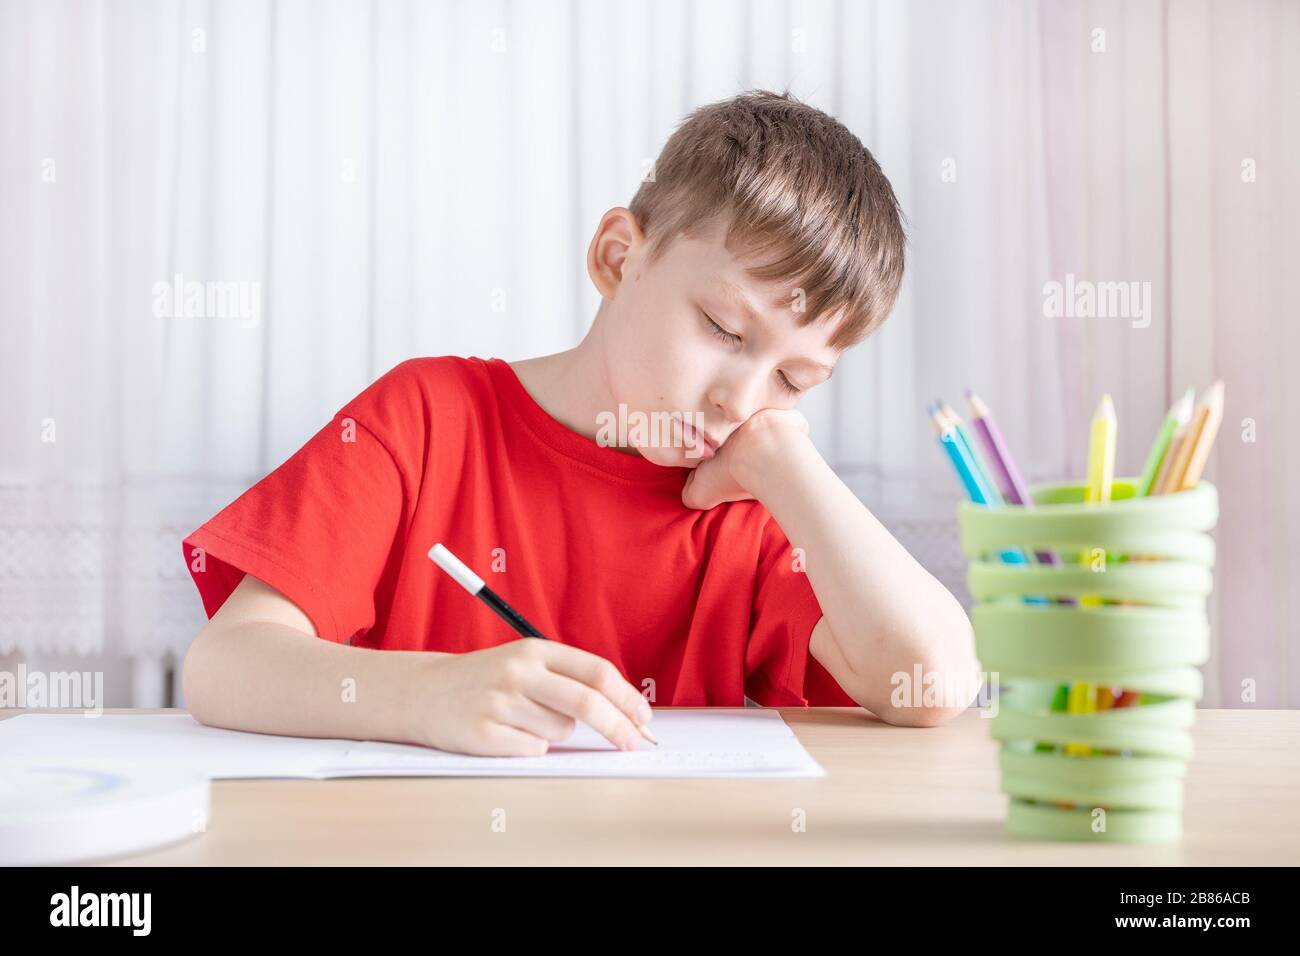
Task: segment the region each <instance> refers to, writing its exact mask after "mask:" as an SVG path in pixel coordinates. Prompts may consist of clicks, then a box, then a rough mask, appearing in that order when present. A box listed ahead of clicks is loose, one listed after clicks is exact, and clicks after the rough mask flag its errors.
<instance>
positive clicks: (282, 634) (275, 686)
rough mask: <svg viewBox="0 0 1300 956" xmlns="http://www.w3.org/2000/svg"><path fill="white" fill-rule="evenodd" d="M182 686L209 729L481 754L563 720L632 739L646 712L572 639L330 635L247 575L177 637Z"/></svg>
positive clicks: (527, 739)
mask: <svg viewBox="0 0 1300 956" xmlns="http://www.w3.org/2000/svg"><path fill="white" fill-rule="evenodd" d="M485 611H486V609H485ZM182 685H183V688H184V693H185V703H186V706H187V707H188V708H189V711H190V713H191V714H192V715H193V716H194V718H195V719H196V720H199V721H201V722H202V723H205V724H210V725H212V726H216V727H225V728H228V729H231V730H246V731H254V732H258V733H268V734H286V735H289V736H296V737H337V738H344V739H352V740H391V741H396V742H399V743H413V744H422V745H424V746H430V747H437V748H439V749H442V750H451V751H456V752H461V753H474V754H482V755H490V756H539V755H541V754H544V753H546V751H547V749H548V746H549V742H553V741H559V740H564V739H566V738H567V737H568V736H569V735H570V734H571V733H572V732H573V730H574V727H575V721H576V720H582V721H583V722H584V723H586V724H588V725H589V726H591V727H592V728H593V729H594V730H596V731H597V732H598V733H601V734H602V735H604V736H605V737H606V738H607V739H609V740H610V741H611V742H612V743H614V745H615V746H623V747H626V749H635V748H636V746H637V744H638V742H639V741H640V739H641V736H640V734H639V733H638V731H637V729H636V725H635V724H634V723H633V720H635V721H636V722H637V723H647V722H648V721H649V720H650V708H649V705H648V704H646V702H645V699H644V698H643V697H642V696H641V694H640V693H639V692H638V691H637V690H636V688H635V687H633V686H632V685H631V684H629V683H627V681H626V680H624V679H623V676H622V674H620V673H619V671H618V668H616V667H615V666H614V665H613V664H611V663H610V662H609V661H607V660H605V659H603V658H601V657H599V656H597V655H595V654H591V653H589V652H587V651H584V650H582V649H581V648H577V647H572V646H569V645H565V644H560V643H558V642H556V641H546V640H539V639H536V638H521V639H519V640H515V641H510V642H508V643H506V644H502V645H499V646H497V647H492V648H487V649H485V650H481V651H472V652H470V653H466V654H444V653H439V652H436V651H387V650H376V649H373V648H363V647H351V646H348V645H345V644H336V643H334V642H332V641H326V640H322V639H320V637H319V636H318V635H317V632H316V628H315V626H314V625H313V624H312V622H311V619H310V618H309V617H308V616H307V615H306V614H304V613H303V612H302V610H301V609H299V608H298V606H297V605H296V604H294V603H293V602H292V601H290V600H289V599H288V598H287V597H285V596H284V595H283V594H281V593H280V592H279V591H277V590H276V589H275V588H273V587H271V586H270V585H269V584H266V583H265V582H264V581H261V580H260V579H258V578H255V577H253V576H252V575H245V576H244V578H243V580H242V581H240V583H239V586H238V587H236V588H235V590H234V591H233V592H232V593H231V595H230V597H229V598H227V599H226V601H225V603H224V604H222V606H221V607H220V609H219V610H218V611H217V613H216V614H214V615H213V616H212V619H211V620H210V621H208V623H207V624H206V625H205V626H204V627H203V630H202V631H200V632H199V635H198V637H196V638H195V639H194V641H193V643H192V644H191V645H190V648H189V651H188V652H187V653H186V655H185V663H184V670H183V675H182Z"/></svg>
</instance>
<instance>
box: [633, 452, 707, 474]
mask: <svg viewBox="0 0 1300 956" xmlns="http://www.w3.org/2000/svg"><path fill="white" fill-rule="evenodd" d="M637 451H639V452H640V453H641V457H642V458H645V459H647V460H649V461H652V462H654V463H655V464H656V465H662V466H663V467H665V468H691V469H694V468H698V467H700V465H702V464H704V462H705V461H706V460H707V459H705V457H704V456H703V455H700V454H696V453H695V452H693V451H692V450H691V449H689V448H662V447H657V446H652V447H648V448H647V447H638V448H637Z"/></svg>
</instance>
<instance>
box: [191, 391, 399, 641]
mask: <svg viewBox="0 0 1300 956" xmlns="http://www.w3.org/2000/svg"><path fill="white" fill-rule="evenodd" d="M403 488H404V484H403V477H402V474H401V471H400V468H399V466H398V465H397V463H396V460H395V459H394V457H393V456H392V454H390V452H389V450H388V449H387V448H386V447H385V445H384V444H383V443H382V442H381V441H380V440H379V439H378V438H376V437H375V435H374V433H372V432H370V431H369V430H368V429H367V428H366V427H365V426H364V425H362V424H361V423H360V422H359V421H356V420H355V419H353V418H350V417H347V416H346V415H345V414H344V413H342V412H340V413H339V414H338V415H336V416H335V418H334V420H333V421H331V422H330V423H329V424H328V425H326V426H325V427H324V428H322V429H321V430H320V431H319V432H317V433H316V434H315V435H313V436H312V437H311V438H310V439H309V440H308V441H307V443H306V444H304V445H303V446H302V447H301V448H299V449H298V451H296V452H294V454H293V455H292V456H291V457H290V458H289V459H288V460H287V461H285V462H284V463H283V464H282V465H280V466H279V467H278V468H276V469H275V470H274V471H272V472H271V473H270V474H269V475H267V476H266V477H264V478H263V479H262V480H261V481H259V482H258V483H257V484H255V485H254V486H253V487H252V488H250V489H249V490H248V491H246V492H244V494H242V495H241V496H240V497H239V498H237V499H235V501H233V502H232V503H231V504H229V505H227V506H226V507H225V508H224V509H222V510H221V511H220V512H218V513H217V514H216V515H215V516H214V517H212V518H211V519H210V520H209V521H207V522H206V523H205V524H203V525H202V526H201V527H200V528H198V530H196V531H195V532H194V533H193V534H191V535H189V536H187V537H186V538H185V540H184V542H183V549H184V555H185V561H186V564H187V566H188V568H189V571H190V576H191V577H192V578H193V579H194V583H195V585H196V586H197V587H198V589H199V594H200V596H201V597H202V599H203V609H204V611H206V612H207V614H208V616H209V617H211V616H212V615H213V614H215V613H216V612H217V610H218V609H219V608H220V607H221V605H222V604H224V603H225V601H226V598H228V597H229V596H230V593H231V592H232V591H233V590H234V589H235V586H236V585H237V584H238V583H239V581H240V579H241V578H242V577H243V575H244V574H251V575H253V576H255V577H258V578H261V579H262V580H263V581H265V582H266V583H267V584H269V585H271V586H272V587H274V588H275V589H276V590H278V591H280V592H281V593H282V594H284V595H285V596H286V597H288V598H289V599H290V600H291V601H293V602H294V603H295V604H296V605H298V607H299V608H301V609H302V611H303V612H304V613H305V614H306V615H307V616H308V617H309V618H311V620H312V623H313V624H314V625H315V626H316V632H317V633H318V634H319V635H320V636H321V637H323V638H326V639H327V640H331V641H335V642H337V643H345V642H346V641H347V640H348V639H349V638H351V637H352V636H353V635H355V634H357V633H358V632H362V631H365V630H368V629H369V628H370V627H372V626H373V625H374V623H375V594H376V590H377V587H378V585H379V582H380V579H381V577H382V576H383V574H384V571H385V568H386V566H387V565H388V563H389V561H390V559H391V558H392V557H393V552H394V548H395V546H396V545H397V537H398V529H399V528H400V526H401V523H402V521H403V508H404V500H405V498H404V492H403Z"/></svg>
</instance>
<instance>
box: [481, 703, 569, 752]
mask: <svg viewBox="0 0 1300 956" xmlns="http://www.w3.org/2000/svg"><path fill="white" fill-rule="evenodd" d="M497 720H499V721H500V722H501V723H503V724H508V725H509V726H511V727H517V728H518V729H519V730H523V731H527V732H528V733H530V734H533V735H535V736H537V737H541V738H542V739H543V740H548V741H550V742H551V743H555V742H556V741H560V740H566V739H568V737H570V736H571V735H572V734H573V718H572V717H570V716H568V715H567V714H562V713H560V712H559V711H557V710H551V708H549V707H543V706H542V705H541V704H539V703H537V701H535V700H531V699H529V698H528V697H525V696H523V695H520V694H511V695H510V696H509V699H508V700H507V701H506V702H505V704H504V706H503V707H502V708H501V713H500V715H499V716H498V717H497Z"/></svg>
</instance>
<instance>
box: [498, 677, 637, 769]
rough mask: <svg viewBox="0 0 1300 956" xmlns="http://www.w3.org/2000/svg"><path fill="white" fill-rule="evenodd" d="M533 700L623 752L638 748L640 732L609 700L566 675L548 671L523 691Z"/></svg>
mask: <svg viewBox="0 0 1300 956" xmlns="http://www.w3.org/2000/svg"><path fill="white" fill-rule="evenodd" d="M523 692H524V694H525V695H527V696H528V697H529V698H531V699H532V700H534V701H536V702H537V703H539V704H541V705H542V706H543V707H549V708H551V709H552V710H557V711H559V712H560V713H562V714H568V715H569V716H570V717H572V718H573V719H574V720H580V721H582V722H583V723H584V724H586V725H587V726H589V727H590V728H591V729H592V730H594V731H596V733H598V734H600V735H601V736H602V737H604V738H605V739H606V740H608V741H609V742H610V743H612V744H613V745H614V746H615V747H618V748H619V749H620V750H624V749H629V750H630V749H635V747H636V745H637V741H638V740H640V739H641V733H640V731H638V730H637V728H636V725H635V724H633V723H632V721H631V720H629V719H628V716H627V714H625V713H624V712H623V711H622V710H620V709H619V708H618V707H616V706H614V704H613V702H611V701H610V699H609V698H608V697H606V696H605V695H604V694H602V693H601V692H600V691H598V690H596V689H595V688H594V687H592V686H590V685H589V684H586V683H584V682H582V681H581V680H575V679H574V678H572V677H569V676H568V675H567V674H562V673H556V672H555V671H554V670H545V671H542V672H541V673H540V674H537V675H536V676H535V677H534V678H533V679H532V681H530V682H529V684H528V685H526V686H525V687H524V688H523Z"/></svg>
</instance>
